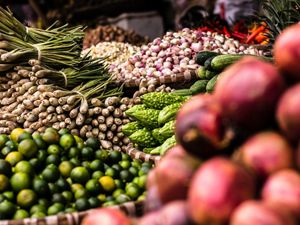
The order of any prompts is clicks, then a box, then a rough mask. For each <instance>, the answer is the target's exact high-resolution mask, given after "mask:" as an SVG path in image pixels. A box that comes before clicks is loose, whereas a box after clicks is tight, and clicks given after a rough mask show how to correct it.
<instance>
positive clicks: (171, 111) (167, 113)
mask: <svg viewBox="0 0 300 225" xmlns="http://www.w3.org/2000/svg"><path fill="white" fill-rule="evenodd" d="M181 105H182V103H174V104H171V105H168V106H166V107H164V108H163V109H162V110H161V111H160V112H159V115H158V123H159V124H165V123H167V122H169V121H171V120H174V119H175V117H176V114H177V112H178V110H179V108H180V107H181Z"/></svg>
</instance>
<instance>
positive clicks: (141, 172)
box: [139, 166, 151, 176]
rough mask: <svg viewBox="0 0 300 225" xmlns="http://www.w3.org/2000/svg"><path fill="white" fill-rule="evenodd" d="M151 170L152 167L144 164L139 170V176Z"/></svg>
mask: <svg viewBox="0 0 300 225" xmlns="http://www.w3.org/2000/svg"><path fill="white" fill-rule="evenodd" d="M150 170H151V168H150V167H146V166H142V167H141V169H140V170H139V176H143V175H147V174H148V173H149V171H150Z"/></svg>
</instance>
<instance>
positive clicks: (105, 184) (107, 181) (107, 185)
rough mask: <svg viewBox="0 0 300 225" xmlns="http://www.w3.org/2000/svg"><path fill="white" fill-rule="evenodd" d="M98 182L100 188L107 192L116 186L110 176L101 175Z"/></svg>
mask: <svg viewBox="0 0 300 225" xmlns="http://www.w3.org/2000/svg"><path fill="white" fill-rule="evenodd" d="M99 183H100V185H101V186H102V188H103V189H104V190H105V191H107V192H112V191H113V190H114V189H115V188H116V184H115V182H114V180H113V178H112V177H110V176H103V177H101V178H100V179H99Z"/></svg>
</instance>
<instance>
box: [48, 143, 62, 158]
mask: <svg viewBox="0 0 300 225" xmlns="http://www.w3.org/2000/svg"><path fill="white" fill-rule="evenodd" d="M47 152H48V154H53V155H59V154H60V152H62V149H61V148H60V147H59V146H58V145H55V144H52V145H49V147H48V148H47Z"/></svg>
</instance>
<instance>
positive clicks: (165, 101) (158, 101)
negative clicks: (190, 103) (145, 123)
mask: <svg viewBox="0 0 300 225" xmlns="http://www.w3.org/2000/svg"><path fill="white" fill-rule="evenodd" d="M141 99H142V103H143V104H144V105H145V106H146V107H148V108H151V109H159V110H162V109H163V108H164V107H166V106H168V105H171V104H174V103H178V102H184V101H185V100H187V97H183V96H177V95H174V94H171V93H162V92H153V93H148V94H145V95H143V96H141Z"/></svg>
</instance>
